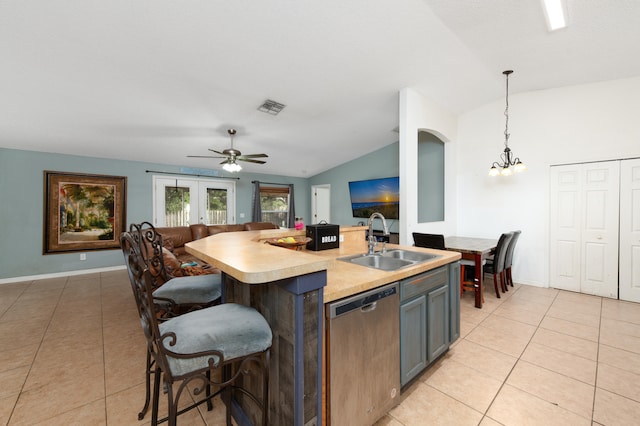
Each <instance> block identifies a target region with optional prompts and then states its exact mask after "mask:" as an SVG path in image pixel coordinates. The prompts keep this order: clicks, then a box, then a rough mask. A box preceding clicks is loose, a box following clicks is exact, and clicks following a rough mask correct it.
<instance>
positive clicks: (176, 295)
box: [129, 222, 222, 316]
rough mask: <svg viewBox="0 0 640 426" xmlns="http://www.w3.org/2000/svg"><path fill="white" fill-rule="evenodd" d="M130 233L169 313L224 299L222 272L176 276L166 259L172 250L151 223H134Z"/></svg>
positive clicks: (205, 305) (210, 304)
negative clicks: (165, 244) (167, 247)
mask: <svg viewBox="0 0 640 426" xmlns="http://www.w3.org/2000/svg"><path fill="white" fill-rule="evenodd" d="M129 234H130V235H131V237H132V238H133V241H134V242H135V244H136V245H137V247H138V252H139V253H140V255H141V256H142V259H143V260H144V262H145V266H146V268H147V269H149V271H150V273H151V275H152V278H153V288H154V292H153V294H154V297H155V301H156V303H158V304H161V305H163V308H164V310H165V311H166V312H167V314H168V315H172V316H176V315H179V314H180V313H182V312H185V311H189V310H194V309H200V308H206V307H208V306H213V305H216V304H218V303H219V302H220V297H221V296H222V280H221V275H220V274H204V275H193V276H176V275H175V274H172V273H171V272H170V271H169V270H168V268H167V265H166V264H165V260H164V259H165V257H167V256H168V255H169V254H170V253H168V250H167V249H166V248H164V246H163V241H162V235H160V234H159V233H158V232H157V231H156V229H155V227H154V226H153V225H152V224H151V223H149V222H142V223H140V224H131V225H130V227H129Z"/></svg>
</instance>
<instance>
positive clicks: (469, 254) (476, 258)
mask: <svg viewBox="0 0 640 426" xmlns="http://www.w3.org/2000/svg"><path fill="white" fill-rule="evenodd" d="M444 244H445V247H446V249H447V250H451V251H457V252H460V253H461V254H462V259H463V260H472V261H473V262H474V266H475V279H476V281H475V282H476V283H477V285H475V286H474V290H475V306H476V308H479V309H480V308H482V295H483V292H484V282H483V281H484V280H483V279H484V271H483V265H484V264H485V262H486V260H487V258H489V256H491V255H492V254H493V252H494V251H495V249H496V245H497V244H498V240H495V239H491V238H475V237H461V236H450V237H445V239H444Z"/></svg>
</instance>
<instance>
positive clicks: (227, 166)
mask: <svg viewBox="0 0 640 426" xmlns="http://www.w3.org/2000/svg"><path fill="white" fill-rule="evenodd" d="M222 168H223V169H224V170H226V171H227V172H229V173H235V172H239V171H240V170H242V167H241V166H240V164H238V163H236V162H235V161H234V162H233V163H224V164H223V165H222Z"/></svg>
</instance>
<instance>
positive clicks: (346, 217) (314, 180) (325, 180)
mask: <svg viewBox="0 0 640 426" xmlns="http://www.w3.org/2000/svg"><path fill="white" fill-rule="evenodd" d="M399 148H400V144H399V143H398V142H396V143H393V144H391V145H387V146H385V147H384V148H381V149H379V150H377V151H373V152H371V153H369V154H366V155H364V156H362V157H360V158H357V159H355V160H352V161H349V162H348V163H345V164H342V165H340V166H337V167H334V168H333V169H329V170H327V171H326V172H323V173H320V174H318V175H315V176H313V177H311V178H309V184H310V186H311V185H326V184H329V185H331V223H334V224H339V225H356V224H357V223H358V222H359V221H362V220H365V221H366V219H359V218H354V217H353V214H352V213H351V200H350V198H349V181H354V180H363V179H375V178H383V177H391V176H398V175H399V174H400V159H399V153H400V151H399ZM308 217H311V216H308ZM387 225H389V227H390V230H391V231H392V232H397V231H398V221H397V220H388V221H387ZM374 226H375V227H376V229H381V226H380V224H379V223H378V221H376V223H375V224H374Z"/></svg>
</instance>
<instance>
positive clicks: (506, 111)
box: [504, 73, 510, 148]
mask: <svg viewBox="0 0 640 426" xmlns="http://www.w3.org/2000/svg"><path fill="white" fill-rule="evenodd" d="M509 74H510V73H509ZM509 74H505V75H506V76H507V84H506V86H507V94H506V96H505V99H506V106H505V108H504V116H505V118H506V120H505V125H504V147H505V148H508V147H509Z"/></svg>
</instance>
